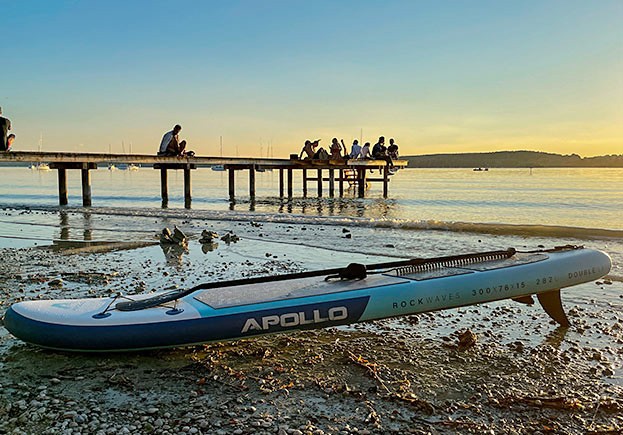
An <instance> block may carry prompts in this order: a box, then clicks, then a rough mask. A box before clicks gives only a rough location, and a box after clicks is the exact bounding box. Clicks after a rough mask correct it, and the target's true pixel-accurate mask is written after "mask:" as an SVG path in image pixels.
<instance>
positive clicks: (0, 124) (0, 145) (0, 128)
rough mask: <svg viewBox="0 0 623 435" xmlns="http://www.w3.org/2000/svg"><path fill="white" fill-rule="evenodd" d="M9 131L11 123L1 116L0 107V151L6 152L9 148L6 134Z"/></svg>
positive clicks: (0, 110) (0, 109)
mask: <svg viewBox="0 0 623 435" xmlns="http://www.w3.org/2000/svg"><path fill="white" fill-rule="evenodd" d="M10 129H11V121H10V120H9V119H8V118H5V117H3V116H2V107H0V133H1V134H2V141H1V142H0V151H8V150H9V146H8V144H7V133H8V132H9V130H10Z"/></svg>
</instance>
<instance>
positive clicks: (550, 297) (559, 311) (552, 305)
mask: <svg viewBox="0 0 623 435" xmlns="http://www.w3.org/2000/svg"><path fill="white" fill-rule="evenodd" d="M536 297H537V298H538V299H539V302H540V303H541V306H542V307H543V309H544V310H545V312H546V313H547V314H549V316H550V317H551V318H552V319H554V320H555V321H556V322H558V323H560V324H561V325H562V326H571V323H570V322H569V319H568V318H567V315H566V314H565V311H564V310H563V308H562V302H561V300H560V289H556V290H550V291H548V292H545V293H539V294H537V295H536Z"/></svg>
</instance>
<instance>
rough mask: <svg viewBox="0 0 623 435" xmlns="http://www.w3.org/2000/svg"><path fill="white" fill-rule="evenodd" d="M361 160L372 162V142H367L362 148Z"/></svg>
mask: <svg viewBox="0 0 623 435" xmlns="http://www.w3.org/2000/svg"><path fill="white" fill-rule="evenodd" d="M360 155H361V159H362V160H370V159H372V154H370V142H366V143H365V144H363V147H361V154H360Z"/></svg>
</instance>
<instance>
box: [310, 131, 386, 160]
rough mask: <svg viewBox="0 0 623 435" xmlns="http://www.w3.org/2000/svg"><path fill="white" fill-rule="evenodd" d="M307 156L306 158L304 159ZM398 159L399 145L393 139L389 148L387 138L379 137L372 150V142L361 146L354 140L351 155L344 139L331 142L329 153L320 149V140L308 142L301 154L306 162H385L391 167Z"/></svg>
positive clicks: (335, 139) (334, 139)
mask: <svg viewBox="0 0 623 435" xmlns="http://www.w3.org/2000/svg"><path fill="white" fill-rule="evenodd" d="M303 155H305V157H303ZM397 158H398V145H397V144H396V142H395V141H394V139H393V138H391V139H390V140H389V146H386V145H385V137H384V136H381V137H379V140H378V142H377V143H376V144H374V146H373V147H372V149H370V142H366V143H365V144H364V145H363V146H361V145H360V144H359V140H357V139H355V140H353V144H352V146H351V149H350V153H349V152H348V149H347V148H346V145H345V144H344V139H340V140H339V141H338V139H337V138H336V137H334V138H333V140H332V141H331V146H330V147H329V151H327V150H325V149H324V148H322V147H320V139H316V140H315V141H313V142H312V141H310V140H306V141H305V145H303V149H302V150H301V152H300V154H299V159H304V160H328V159H331V160H351V159H357V160H385V161H386V162H387V163H388V164H389V165H390V166H391V165H392V163H393V161H394V160H396V159H397Z"/></svg>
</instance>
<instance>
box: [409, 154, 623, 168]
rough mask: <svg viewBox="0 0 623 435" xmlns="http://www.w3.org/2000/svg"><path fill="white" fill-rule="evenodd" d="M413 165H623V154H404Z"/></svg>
mask: <svg viewBox="0 0 623 435" xmlns="http://www.w3.org/2000/svg"><path fill="white" fill-rule="evenodd" d="M401 158H402V159H405V160H408V161H409V167H410V168H577V167H579V168H597V167H616V168H622V167H623V154H620V155H608V156H596V157H580V156H579V155H577V154H569V155H561V154H552V153H544V152H539V151H497V152H491V153H464V154H428V155H421V156H401Z"/></svg>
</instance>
